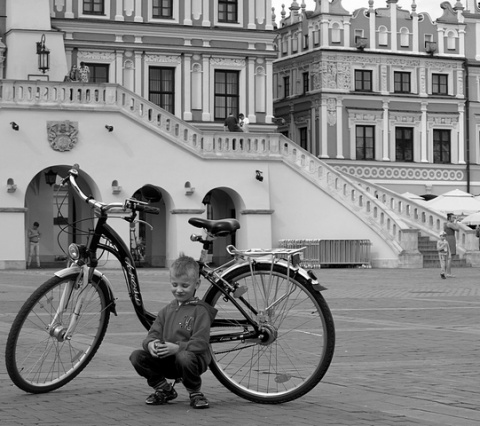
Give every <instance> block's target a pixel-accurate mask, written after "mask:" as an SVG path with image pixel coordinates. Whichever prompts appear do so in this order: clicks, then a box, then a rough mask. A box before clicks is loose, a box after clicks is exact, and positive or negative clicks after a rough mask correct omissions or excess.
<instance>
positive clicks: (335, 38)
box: [332, 22, 342, 43]
mask: <svg viewBox="0 0 480 426" xmlns="http://www.w3.org/2000/svg"><path fill="white" fill-rule="evenodd" d="M341 41H342V37H341V34H340V24H339V23H338V22H335V23H334V24H332V43H340V42H341Z"/></svg>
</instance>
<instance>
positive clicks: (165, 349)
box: [155, 341, 179, 358]
mask: <svg viewBox="0 0 480 426" xmlns="http://www.w3.org/2000/svg"><path fill="white" fill-rule="evenodd" d="M155 343H156V345H155V349H156V351H155V354H156V356H157V357H158V358H165V357H167V356H171V355H175V354H176V353H177V352H178V349H179V346H178V345H177V344H175V343H171V342H165V343H161V342H159V341H157V342H155Z"/></svg>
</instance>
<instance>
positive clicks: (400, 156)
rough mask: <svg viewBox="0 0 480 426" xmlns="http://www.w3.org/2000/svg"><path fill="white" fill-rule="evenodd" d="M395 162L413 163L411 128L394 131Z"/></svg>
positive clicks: (399, 128)
mask: <svg viewBox="0 0 480 426" xmlns="http://www.w3.org/2000/svg"><path fill="white" fill-rule="evenodd" d="M395 160H396V161H413V128H411V127H397V128H396V129H395Z"/></svg>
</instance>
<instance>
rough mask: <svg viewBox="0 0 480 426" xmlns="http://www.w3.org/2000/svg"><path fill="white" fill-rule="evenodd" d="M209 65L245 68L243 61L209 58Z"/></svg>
mask: <svg viewBox="0 0 480 426" xmlns="http://www.w3.org/2000/svg"><path fill="white" fill-rule="evenodd" d="M210 64H211V65H213V66H230V67H239V68H240V67H244V66H245V59H232V58H211V59H210Z"/></svg>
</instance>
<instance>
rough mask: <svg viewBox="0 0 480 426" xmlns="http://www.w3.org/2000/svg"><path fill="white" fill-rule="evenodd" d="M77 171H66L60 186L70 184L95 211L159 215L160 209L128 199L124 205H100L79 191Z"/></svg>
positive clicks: (99, 202)
mask: <svg viewBox="0 0 480 426" xmlns="http://www.w3.org/2000/svg"><path fill="white" fill-rule="evenodd" d="M77 177H78V170H77V169H76V168H72V169H70V170H69V171H68V176H67V177H65V178H63V180H62V185H65V184H66V183H68V184H70V187H71V188H72V189H73V190H74V191H75V192H76V193H77V195H78V196H79V197H80V198H81V199H82V200H83V201H85V202H86V203H88V204H90V205H91V206H92V207H94V208H95V209H98V210H100V211H101V212H103V213H107V212H108V211H110V210H112V209H121V210H123V211H128V210H130V211H139V212H144V213H148V214H159V213H160V209H158V208H157V207H152V206H149V205H148V204H147V203H145V202H143V201H139V200H136V199H135V198H129V199H127V200H125V202H124V203H108V204H107V203H102V202H101V201H97V200H95V198H93V197H92V196H91V195H90V196H88V195H85V193H84V192H83V191H82V190H81V189H80V187H79V186H78V184H77Z"/></svg>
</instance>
